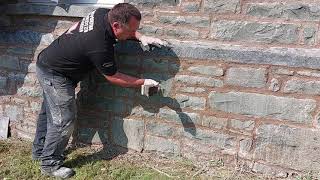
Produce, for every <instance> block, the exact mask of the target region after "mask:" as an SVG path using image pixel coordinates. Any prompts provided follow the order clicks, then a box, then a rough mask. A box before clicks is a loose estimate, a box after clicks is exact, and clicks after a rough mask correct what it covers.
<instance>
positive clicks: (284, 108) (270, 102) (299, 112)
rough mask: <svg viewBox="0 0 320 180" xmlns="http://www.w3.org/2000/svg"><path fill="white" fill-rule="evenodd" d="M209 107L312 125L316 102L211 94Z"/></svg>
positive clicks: (271, 97)
mask: <svg viewBox="0 0 320 180" xmlns="http://www.w3.org/2000/svg"><path fill="white" fill-rule="evenodd" d="M209 105H210V107H211V109H212V110H219V111H224V112H228V113H235V114H242V115H247V116H257V117H266V118H273V119H279V120H285V121H292V122H297V123H305V124H311V123H312V119H313V117H312V112H313V111H314V110H315V107H316V101H315V100H311V99H295V98H288V97H278V96H273V95H263V94H256V93H243V92H228V93H218V92H211V93H210V95H209Z"/></svg>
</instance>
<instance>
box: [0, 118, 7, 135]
mask: <svg viewBox="0 0 320 180" xmlns="http://www.w3.org/2000/svg"><path fill="white" fill-rule="evenodd" d="M8 131H9V118H8V117H4V116H1V115H0V139H7V138H8V135H9V134H8Z"/></svg>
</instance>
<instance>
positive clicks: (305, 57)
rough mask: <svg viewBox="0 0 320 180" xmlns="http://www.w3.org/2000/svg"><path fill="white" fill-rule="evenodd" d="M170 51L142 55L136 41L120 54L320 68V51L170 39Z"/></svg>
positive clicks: (124, 45)
mask: <svg viewBox="0 0 320 180" xmlns="http://www.w3.org/2000/svg"><path fill="white" fill-rule="evenodd" d="M169 42H170V43H171V46H172V47H171V48H161V49H154V50H153V51H151V52H143V51H142V49H141V46H140V45H139V44H138V43H135V42H126V43H118V44H117V46H116V52H117V53H129V54H132V55H134V54H140V55H141V54H142V55H149V56H164V57H179V58H180V59H183V58H191V59H197V60H199V61H200V60H203V59H205V60H207V61H213V62H214V61H217V60H223V61H224V62H226V63H228V62H236V63H245V64H268V65H281V66H288V67H304V68H312V69H318V68H320V55H319V54H320V50H319V49H318V48H312V49H305V48H281V47H270V48H255V47H246V46H242V45H230V44H223V43H215V42H201V41H196V42H195V41H177V40H169Z"/></svg>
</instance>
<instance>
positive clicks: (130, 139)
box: [112, 117, 144, 152]
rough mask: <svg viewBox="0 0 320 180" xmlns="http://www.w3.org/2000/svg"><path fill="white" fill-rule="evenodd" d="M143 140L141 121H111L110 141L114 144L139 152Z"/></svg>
mask: <svg viewBox="0 0 320 180" xmlns="http://www.w3.org/2000/svg"><path fill="white" fill-rule="evenodd" d="M143 138H144V122H143V121H141V120H134V119H121V118H117V117H116V118H114V120H113V121H112V139H113V142H114V143H115V144H117V145H119V146H122V147H126V148H129V149H134V150H136V151H139V152H140V151H141V150H142V149H143Z"/></svg>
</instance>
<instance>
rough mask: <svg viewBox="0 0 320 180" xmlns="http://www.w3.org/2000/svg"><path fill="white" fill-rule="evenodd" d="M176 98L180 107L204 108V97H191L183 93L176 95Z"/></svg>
mask: <svg viewBox="0 0 320 180" xmlns="http://www.w3.org/2000/svg"><path fill="white" fill-rule="evenodd" d="M175 98H176V100H177V101H178V103H179V104H180V107H181V108H191V109H194V110H204V108H205V106H206V99H205V98H201V97H192V96H187V95H183V94H178V95H176V97H175Z"/></svg>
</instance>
